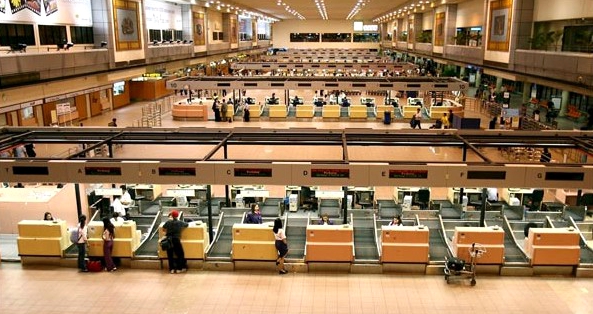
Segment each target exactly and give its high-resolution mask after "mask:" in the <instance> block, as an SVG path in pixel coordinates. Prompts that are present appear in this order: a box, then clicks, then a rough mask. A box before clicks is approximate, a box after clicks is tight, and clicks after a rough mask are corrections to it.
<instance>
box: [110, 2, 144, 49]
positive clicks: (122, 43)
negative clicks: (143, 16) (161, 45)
mask: <svg viewBox="0 0 593 314" xmlns="http://www.w3.org/2000/svg"><path fill="white" fill-rule="evenodd" d="M113 14H114V17H113V20H114V21H115V28H116V30H115V46H116V50H118V51H123V50H136V49H140V25H139V24H138V23H139V18H138V2H133V1H127V0H117V1H114V2H113Z"/></svg>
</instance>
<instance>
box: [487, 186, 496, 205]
mask: <svg viewBox="0 0 593 314" xmlns="http://www.w3.org/2000/svg"><path fill="white" fill-rule="evenodd" d="M486 192H487V194H488V202H498V189H497V188H487V189H486Z"/></svg>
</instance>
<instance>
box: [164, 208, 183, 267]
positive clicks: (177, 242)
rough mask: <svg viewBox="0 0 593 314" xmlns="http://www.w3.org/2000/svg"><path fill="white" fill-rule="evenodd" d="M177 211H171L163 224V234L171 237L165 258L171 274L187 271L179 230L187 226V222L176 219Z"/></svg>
mask: <svg viewBox="0 0 593 314" xmlns="http://www.w3.org/2000/svg"><path fill="white" fill-rule="evenodd" d="M178 217H179V212H178V211H176V210H173V211H171V218H172V219H170V220H167V222H165V224H164V225H163V229H164V231H165V235H166V236H167V237H168V238H169V239H171V243H172V246H171V248H170V249H168V250H167V260H168V261H169V272H170V273H171V274H175V273H182V272H185V271H187V261H186V260H185V252H183V246H181V231H183V228H187V226H188V224H187V223H186V222H184V221H180V220H179V219H178Z"/></svg>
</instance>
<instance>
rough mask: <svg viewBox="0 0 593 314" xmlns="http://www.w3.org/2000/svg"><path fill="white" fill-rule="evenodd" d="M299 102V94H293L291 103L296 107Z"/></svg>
mask: <svg viewBox="0 0 593 314" xmlns="http://www.w3.org/2000/svg"><path fill="white" fill-rule="evenodd" d="M299 104H300V101H299V96H296V95H295V96H294V98H293V99H292V105H293V106H295V107H296V106H297V105H299Z"/></svg>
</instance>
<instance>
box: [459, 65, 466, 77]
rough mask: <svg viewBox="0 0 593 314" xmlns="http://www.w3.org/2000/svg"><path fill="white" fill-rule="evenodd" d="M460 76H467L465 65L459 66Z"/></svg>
mask: <svg viewBox="0 0 593 314" xmlns="http://www.w3.org/2000/svg"><path fill="white" fill-rule="evenodd" d="M459 77H460V78H462V79H463V78H464V77H465V67H459Z"/></svg>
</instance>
